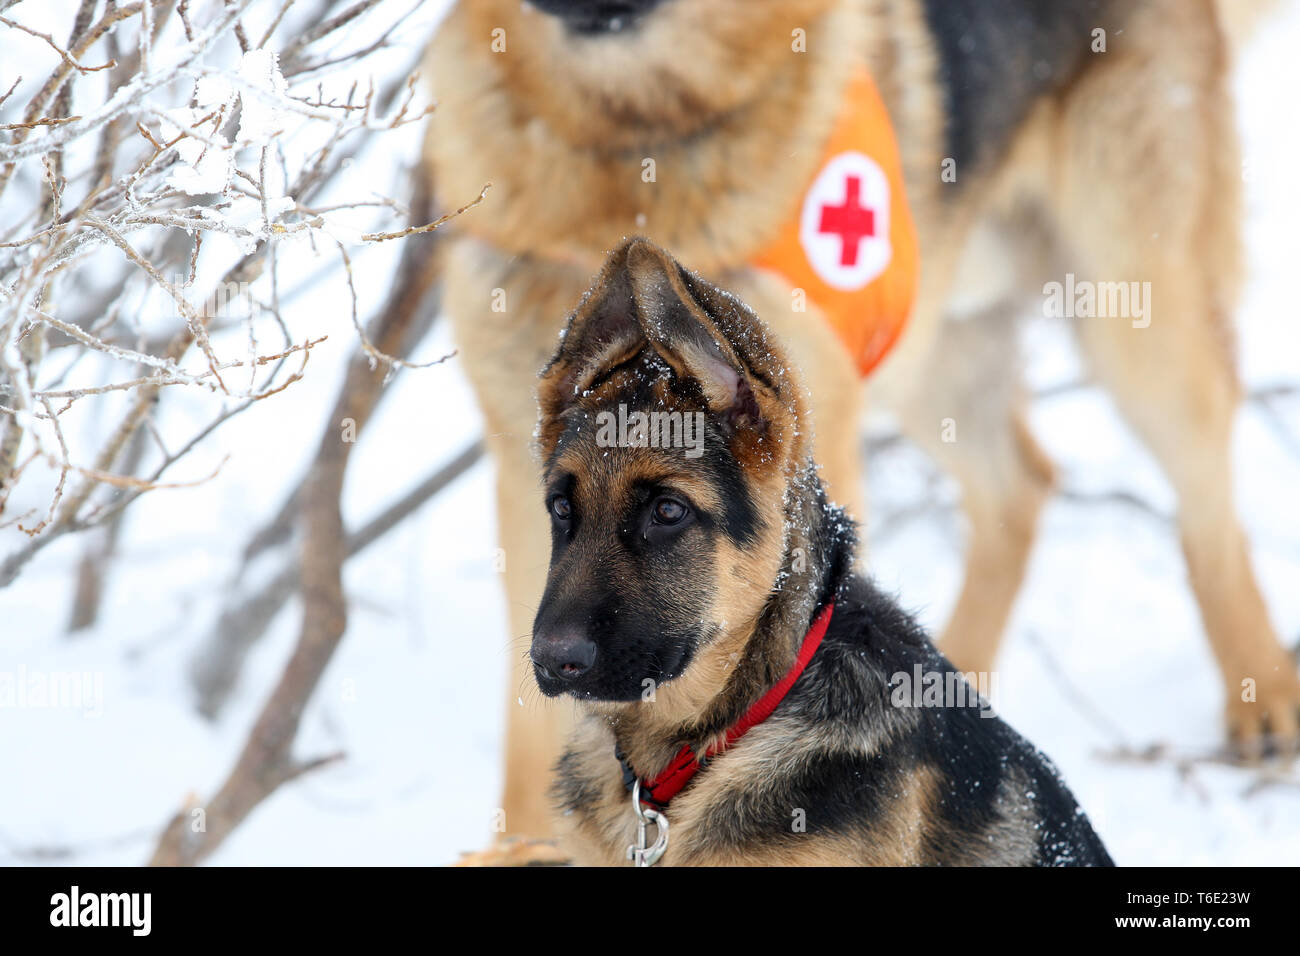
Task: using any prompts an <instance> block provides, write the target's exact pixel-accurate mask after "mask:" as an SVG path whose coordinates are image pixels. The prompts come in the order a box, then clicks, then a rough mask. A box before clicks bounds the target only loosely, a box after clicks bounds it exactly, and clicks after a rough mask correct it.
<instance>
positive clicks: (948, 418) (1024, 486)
mask: <svg viewBox="0 0 1300 956" xmlns="http://www.w3.org/2000/svg"><path fill="white" fill-rule="evenodd" d="M1014 314H1015V309H1014V307H1013V306H1011V305H1007V306H1000V307H997V308H996V309H992V310H989V311H987V312H985V313H983V314H977V315H974V316H972V317H970V318H966V319H962V320H953V319H950V320H948V321H947V322H945V323H944V325H943V327H942V329H941V330H940V337H939V340H938V342H937V343H936V344H935V346H934V348H933V350H932V352H931V354H930V357H929V362H928V364H927V366H926V368H925V372H924V375H923V376H922V382H923V385H922V386H921V387H920V388H917V389H916V390H914V391H913V392H912V394H911V395H910V396H909V398H908V399H907V400H906V401H905V402H904V404H903V405H902V407H901V414H902V422H903V427H904V430H905V431H906V433H907V435H908V437H910V438H911V439H912V440H913V441H915V442H917V443H918V444H919V445H921V447H922V448H924V449H925V450H926V451H927V452H928V453H929V454H930V455H931V456H932V457H933V458H934V460H935V462H936V463H937V464H938V465H939V466H940V467H941V468H942V469H943V470H944V471H945V472H947V473H948V474H950V475H952V476H953V477H954V478H956V479H957V481H958V483H959V484H960V486H961V493H962V509H963V511H964V512H965V516H966V520H967V549H966V571H965V580H964V582H963V584H962V590H961V595H960V597H959V598H958V600H957V605H956V607H955V608H954V610H953V614H952V617H951V618H950V620H949V623H948V626H947V628H946V629H945V631H944V634H943V637H942V639H941V640H940V642H939V646H940V648H941V649H942V650H943V652H944V653H945V654H946V655H947V656H948V658H949V659H950V660H951V661H952V662H953V663H954V664H956V665H957V666H958V667H959V668H961V669H963V670H967V671H983V672H987V671H990V670H992V668H993V662H994V658H995V656H996V654H997V650H998V644H999V643H1000V641H1001V639H1002V632H1003V630H1004V629H1005V627H1006V623H1007V619H1008V617H1009V616H1010V614H1011V609H1012V606H1013V605H1014V603H1015V599H1016V595H1017V594H1018V593H1019V591H1020V584H1021V581H1022V580H1023V578H1024V574H1025V566H1026V564H1027V563H1028V560H1029V555H1030V551H1031V550H1032V547H1033V542H1034V535H1035V531H1036V528H1037V525H1038V516H1039V512H1040V511H1041V510H1042V507H1043V505H1044V504H1045V503H1046V502H1047V500H1048V499H1049V498H1050V496H1051V493H1052V481H1053V470H1052V466H1051V463H1050V462H1049V461H1048V459H1047V457H1046V455H1045V454H1044V453H1043V452H1042V451H1041V450H1040V449H1039V447H1038V445H1037V443H1036V442H1035V441H1034V438H1033V436H1032V435H1031V434H1030V433H1029V430H1028V428H1027V426H1026V424H1025V422H1024V419H1023V415H1022V409H1023V405H1024V388H1023V386H1022V384H1021V381H1020V376H1019V374H1018V373H1019V362H1018V359H1017V356H1016V340H1015V329H1014V324H1013V322H1012V317H1013V316H1014Z"/></svg>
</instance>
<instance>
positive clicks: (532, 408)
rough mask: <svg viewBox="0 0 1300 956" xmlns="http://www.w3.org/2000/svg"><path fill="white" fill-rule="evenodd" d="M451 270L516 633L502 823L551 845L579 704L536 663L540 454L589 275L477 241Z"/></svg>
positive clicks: (452, 306)
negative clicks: (541, 414)
mask: <svg viewBox="0 0 1300 956" xmlns="http://www.w3.org/2000/svg"><path fill="white" fill-rule="evenodd" d="M447 262H448V267H447V277H448V278H447V282H446V299H445V308H446V311H447V314H448V315H449V316H450V317H451V319H452V321H453V323H454V326H455V336H456V344H457V346H458V348H459V349H460V354H461V361H462V367H463V368H464V369H465V373H466V375H467V376H468V377H469V379H470V382H471V383H472V385H473V386H474V390H475V392H476V395H477V398H478V403H479V407H480V408H481V409H482V410H483V415H484V418H485V422H484V427H485V431H486V434H485V440H486V443H487V447H488V451H489V452H490V453H491V456H492V461H493V464H494V466H495V468H496V493H497V525H498V529H499V530H498V543H499V545H500V548H501V558H502V559H503V561H504V567H502V568H501V570H502V572H503V577H504V583H505V594H506V608H507V613H508V616H509V627H510V630H509V634H508V635H506V636H505V640H502V636H501V635H488V639H496V640H502V644H503V646H504V648H505V653H506V654H508V655H509V660H510V677H509V683H508V685H507V687H506V694H505V701H506V740H505V749H506V761H505V791H504V794H505V795H504V798H503V801H502V805H501V809H502V810H503V811H504V820H503V821H501V822H502V823H503V825H504V834H505V835H519V836H528V837H545V836H548V835H550V833H551V831H552V821H551V811H550V803H549V799H548V797H547V790H548V788H549V787H550V785H551V780H552V769H553V767H554V765H555V761H556V760H557V759H558V758H559V755H560V749H561V745H562V743H563V740H564V737H565V734H566V731H567V729H568V727H569V726H570V724H571V722H572V716H571V715H572V705H571V704H568V703H562V702H556V701H551V700H547V699H546V698H545V697H542V695H541V693H540V692H539V691H538V689H537V685H536V683H535V681H534V679H533V673H532V666H531V663H530V661H529V658H528V649H529V645H530V643H531V639H532V629H533V616H534V614H536V612H537V603H538V601H539V600H540V599H541V596H542V589H543V587H544V585H545V582H546V568H547V563H548V561H549V553H550V529H549V526H548V524H547V519H546V508H545V505H544V504H543V498H542V488H541V484H540V479H539V477H538V466H537V462H536V461H535V460H534V457H533V438H532V436H533V430H534V428H535V427H536V423H537V395H536V382H537V372H538V371H539V370H540V369H541V367H542V366H543V365H544V364H545V363H546V361H547V359H549V358H550V354H551V351H552V350H553V349H554V347H555V341H556V335H557V333H558V331H559V329H560V328H561V327H562V325H563V321H564V316H565V315H566V313H567V311H568V310H569V309H571V308H572V307H573V303H574V302H576V301H577V300H578V296H579V295H580V293H581V291H582V289H583V288H585V284H586V282H587V280H588V275H587V273H586V271H585V270H582V269H577V270H562V269H559V268H556V267H548V266H543V265H539V264H537V263H532V262H529V261H526V260H510V259H508V258H506V257H504V256H501V255H499V254H497V253H496V252H494V251H493V250H492V249H490V248H489V247H488V246H486V245H484V244H480V243H475V242H460V243H457V244H456V245H455V246H454V247H453V248H452V250H451V252H450V254H449V256H448V260H447ZM521 701H522V703H521Z"/></svg>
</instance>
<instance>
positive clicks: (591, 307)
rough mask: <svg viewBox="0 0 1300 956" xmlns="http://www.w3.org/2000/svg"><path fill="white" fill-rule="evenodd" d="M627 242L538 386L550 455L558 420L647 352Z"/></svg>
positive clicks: (542, 437)
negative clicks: (614, 371)
mask: <svg viewBox="0 0 1300 956" xmlns="http://www.w3.org/2000/svg"><path fill="white" fill-rule="evenodd" d="M633 242H634V240H629V241H626V242H624V243H623V244H622V245H621V246H619V247H618V248H617V249H615V250H614V251H613V252H611V253H610V254H609V257H608V258H607V259H606V260H605V265H604V267H603V268H602V269H601V271H600V275H599V276H597V277H596V281H595V282H594V283H592V286H591V288H590V289H589V290H588V291H587V294H586V295H584V296H583V297H582V301H581V302H580V303H578V307H577V309H575V310H574V312H573V314H572V315H571V316H570V317H569V323H568V325H567V326H565V329H564V331H563V332H562V333H561V334H560V344H559V347H558V348H557V349H556V352H555V355H554V357H552V359H551V361H550V363H549V364H547V366H546V368H544V369H543V370H542V376H541V382H540V383H539V385H538V405H539V406H540V410H541V416H542V417H541V426H540V428H539V431H538V439H539V441H540V442H541V447H542V451H543V453H544V454H546V455H549V454H550V452H551V451H552V450H553V449H554V448H555V444H556V442H557V441H559V437H560V433H561V431H562V430H563V426H562V425H561V423H560V416H561V415H562V414H563V413H564V411H565V410H566V409H568V408H569V407H570V406H571V405H573V404H574V403H575V402H576V401H577V400H578V399H579V398H580V397H581V396H582V395H583V393H584V392H585V391H586V390H587V389H588V388H589V387H590V386H591V384H592V382H594V381H595V380H596V379H597V378H599V377H600V376H601V375H602V374H604V373H605V372H606V371H607V370H609V369H610V368H612V367H614V366H615V365H618V364H620V363H622V362H625V361H627V359H629V358H631V357H632V356H633V355H635V354H636V353H637V352H638V351H640V350H641V349H642V348H644V347H645V336H644V335H643V334H642V332H641V326H640V323H639V322H638V321H637V317H636V306H635V303H634V302H633V299H632V283H631V279H630V277H629V276H628V272H627V253H628V248H629V247H630V246H631V245H632V243H633Z"/></svg>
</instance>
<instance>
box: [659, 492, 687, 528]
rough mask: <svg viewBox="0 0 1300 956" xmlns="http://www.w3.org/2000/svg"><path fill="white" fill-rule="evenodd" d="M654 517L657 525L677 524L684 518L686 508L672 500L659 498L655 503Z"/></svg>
mask: <svg viewBox="0 0 1300 956" xmlns="http://www.w3.org/2000/svg"><path fill="white" fill-rule="evenodd" d="M654 517H655V522H656V523H658V524H677V522H679V521H681V520H682V519H683V518H685V517H686V506H685V505H684V504H682V503H681V502H680V501H675V500H673V499H672V498H660V499H659V500H658V501H656V502H655V506H654Z"/></svg>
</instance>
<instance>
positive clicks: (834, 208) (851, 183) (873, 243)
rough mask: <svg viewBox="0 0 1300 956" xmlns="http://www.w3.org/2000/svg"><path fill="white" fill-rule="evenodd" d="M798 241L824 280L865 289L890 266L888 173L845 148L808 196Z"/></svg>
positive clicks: (840, 286)
mask: <svg viewBox="0 0 1300 956" xmlns="http://www.w3.org/2000/svg"><path fill="white" fill-rule="evenodd" d="M799 241H800V243H801V244H802V245H803V250H804V255H806V256H807V257H808V262H809V263H810V264H811V265H812V267H813V271H814V272H816V273H817V275H818V276H820V277H821V279H822V281H823V282H825V283H826V284H827V285H828V286H831V287H832V288H835V289H841V290H844V291H847V292H851V291H854V290H856V289H861V288H862V287H863V286H865V285H867V284H868V283H869V282H871V281H872V280H873V279H875V278H876V277H877V276H879V275H880V274H881V273H882V272H884V271H885V269H886V267H888V265H889V261H890V259H892V258H893V256H894V247H893V246H892V245H891V244H890V242H889V177H887V176H886V175H885V171H884V170H883V169H881V168H880V165H879V164H878V163H877V162H876V161H875V160H874V159H872V158H871V157H870V156H867V155H865V154H864V153H858V152H848V153H840V154H839V155H837V156H835V157H833V158H832V159H831V160H830V161H829V162H827V163H826V165H825V166H824V167H822V171H821V172H820V173H818V174H817V178H816V179H815V180H813V184H812V186H810V187H809V189H808V192H807V194H806V195H805V196H804V200H803V212H802V213H801V214H800V217H799Z"/></svg>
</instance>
